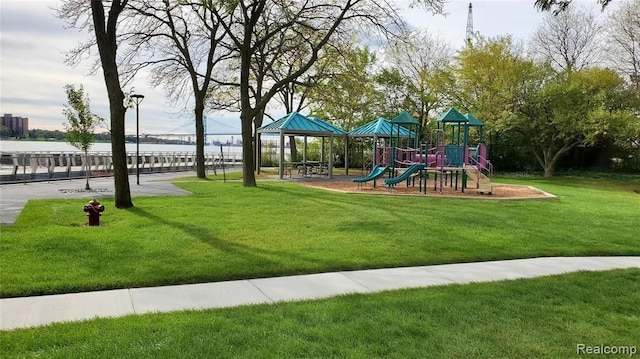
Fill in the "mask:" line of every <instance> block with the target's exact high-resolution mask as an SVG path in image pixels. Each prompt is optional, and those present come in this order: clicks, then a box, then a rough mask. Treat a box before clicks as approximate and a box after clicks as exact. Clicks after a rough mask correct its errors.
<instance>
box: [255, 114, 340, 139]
mask: <svg viewBox="0 0 640 359" xmlns="http://www.w3.org/2000/svg"><path fill="white" fill-rule="evenodd" d="M320 121H322V120H320ZM322 123H323V124H321V123H320V122H319V121H318V120H312V119H310V118H308V117H307V116H304V115H302V114H300V113H298V112H292V113H290V114H288V115H286V116H284V117H282V118H281V119H279V120H277V121H273V122H271V123H270V124H267V125H264V126H262V127H260V128H259V129H258V132H261V133H287V134H302V135H313V136H323V135H324V136H329V135H331V134H332V133H333V131H334V129H332V128H330V127H329V126H328V124H327V123H326V122H324V121H322Z"/></svg>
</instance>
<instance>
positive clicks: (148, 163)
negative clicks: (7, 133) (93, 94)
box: [0, 152, 242, 183]
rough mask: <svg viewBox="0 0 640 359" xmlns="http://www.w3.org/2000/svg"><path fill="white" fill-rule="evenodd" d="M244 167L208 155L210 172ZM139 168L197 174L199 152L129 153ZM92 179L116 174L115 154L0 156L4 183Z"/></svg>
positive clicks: (130, 161)
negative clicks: (88, 171) (87, 175)
mask: <svg viewBox="0 0 640 359" xmlns="http://www.w3.org/2000/svg"><path fill="white" fill-rule="evenodd" d="M241 163H242V158H241V156H239V155H231V156H224V163H223V158H222V156H221V155H220V154H219V153H217V154H214V153H207V154H205V167H206V168H207V169H213V170H214V171H215V169H216V168H220V167H221V166H222V165H223V164H224V165H226V166H235V165H238V164H241ZM136 164H138V166H139V168H140V173H143V174H144V173H164V172H181V171H193V170H195V168H196V154H195V152H144V153H140V156H139V157H137V156H136V154H135V152H131V153H127V167H128V169H129V172H130V173H135V171H136ZM87 168H89V169H90V171H91V177H104V176H111V175H112V174H113V161H112V158H111V153H99V152H94V153H90V154H89V161H87V160H86V158H85V156H84V155H83V154H82V153H80V152H70V153H38V152H21V153H2V154H1V155H0V183H19V182H32V181H50V180H60V179H74V178H83V177H84V176H85V173H86V172H85V171H86V169H87Z"/></svg>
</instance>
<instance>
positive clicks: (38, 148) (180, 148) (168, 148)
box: [0, 140, 242, 157]
mask: <svg viewBox="0 0 640 359" xmlns="http://www.w3.org/2000/svg"><path fill="white" fill-rule="evenodd" d="M126 149H127V152H135V151H136V144H135V143H127V144H126ZM0 151H1V152H3V153H27V152H35V153H73V152H80V151H79V150H78V149H77V148H75V147H73V146H71V145H70V144H68V143H67V142H58V141H16V140H0ZM204 151H205V152H206V153H209V154H216V155H218V154H220V145H218V146H215V145H208V146H205V148H204ZM222 151H223V154H224V156H225V157H231V156H234V155H236V156H240V155H242V147H241V146H230V145H222ZM89 152H91V153H110V152H111V143H108V142H99V143H94V144H93V146H92V147H91V150H90V151H89ZM140 152H142V153H173V152H194V153H195V152H196V146H195V145H168V144H150V143H141V144H140Z"/></svg>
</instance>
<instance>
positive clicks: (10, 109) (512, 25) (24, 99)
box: [0, 0, 596, 133]
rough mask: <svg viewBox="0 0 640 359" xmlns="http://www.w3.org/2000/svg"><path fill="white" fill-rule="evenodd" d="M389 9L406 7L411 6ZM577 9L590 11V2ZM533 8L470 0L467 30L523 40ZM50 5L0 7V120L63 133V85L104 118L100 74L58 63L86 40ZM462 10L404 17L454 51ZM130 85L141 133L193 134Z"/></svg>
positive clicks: (517, 1)
mask: <svg viewBox="0 0 640 359" xmlns="http://www.w3.org/2000/svg"><path fill="white" fill-rule="evenodd" d="M395 2H396V4H398V5H399V6H401V7H403V8H407V4H408V3H409V2H410V1H409V0H395ZM579 2H580V3H581V4H585V5H589V6H592V5H595V3H596V0H589V1H587V0H581V1H579ZM533 3H534V0H500V1H487V0H482V1H474V2H473V15H474V16H473V23H474V30H475V31H477V32H479V33H480V34H482V35H485V36H497V35H506V34H511V35H513V37H514V38H516V39H522V40H524V41H528V40H529V39H530V37H531V35H532V33H533V32H534V31H535V29H536V28H537V27H538V26H539V24H540V23H541V21H542V18H543V17H544V16H546V14H541V13H539V12H538V11H536V10H535V9H534V8H533ZM56 4H57V1H53V0H0V83H1V87H0V113H11V114H13V115H14V116H22V117H28V118H29V127H30V128H44V129H62V128H63V126H62V123H63V122H65V119H64V117H63V116H62V108H63V105H64V104H65V103H66V96H65V93H64V90H63V86H64V85H65V84H68V83H69V84H75V85H79V84H82V85H84V88H85V91H86V92H87V93H88V94H89V97H90V99H91V109H92V111H93V112H95V113H97V114H98V115H100V116H102V117H105V118H108V117H109V116H108V115H109V110H108V101H107V95H106V89H105V85H104V79H103V77H102V73H101V72H99V73H98V74H97V75H94V76H90V75H89V64H90V63H91V62H92V61H91V60H87V61H86V62H84V63H82V64H80V65H79V66H77V67H70V66H67V65H65V64H64V63H63V59H64V53H65V52H66V51H69V50H70V49H72V48H73V47H74V45H76V44H77V43H78V42H79V41H81V40H83V39H86V38H87V36H89V34H88V33H79V32H78V31H77V30H75V29H64V23H63V22H62V21H61V20H59V19H57V18H56V17H55V15H54V11H53V10H51V7H54V6H56ZM468 6H469V1H468V0H465V1H459V0H451V1H449V2H448V3H447V5H446V6H445V11H446V12H447V13H448V15H447V16H446V17H443V16H431V15H429V14H427V13H425V12H424V11H422V10H417V9H411V10H409V9H408V8H407V10H406V11H404V12H403V13H404V15H405V17H406V19H407V21H408V22H409V23H410V24H411V25H413V26H416V27H422V28H427V29H429V31H431V32H433V33H436V34H438V35H439V36H440V37H441V38H442V39H445V40H446V41H448V42H450V43H451V44H452V46H453V47H454V48H456V49H457V48H460V47H461V46H462V45H463V43H464V38H465V30H466V22H467V11H468ZM593 7H594V8H595V6H593ZM132 86H133V88H134V89H135V91H136V92H138V93H141V94H144V95H145V99H144V101H143V103H142V104H141V105H140V117H141V121H140V122H141V124H140V131H141V132H142V133H169V132H173V133H176V132H177V133H192V132H194V131H193V121H192V117H191V116H190V115H185V114H182V113H181V111H180V110H181V109H182V107H181V106H177V107H176V108H172V107H169V106H167V104H166V98H165V96H164V92H163V90H162V89H161V88H158V89H152V88H150V87H149V86H148V85H147V82H146V79H145V78H144V74H142V76H140V78H139V79H136V81H135V82H134V83H133V84H132ZM128 88H129V87H128ZM128 88H127V89H128ZM276 115H280V114H276ZM207 117H208V118H209V119H211V120H210V121H209V126H210V127H211V126H213V131H214V132H236V131H237V132H239V129H238V128H239V120H238V119H237V117H238V116H237V115H235V114H220V113H209V114H207ZM225 124H226V125H225ZM126 127H127V133H135V111H127V124H126ZM210 131H211V128H210V129H209V132H210Z"/></svg>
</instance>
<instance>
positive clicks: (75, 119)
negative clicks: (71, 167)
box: [62, 85, 103, 190]
mask: <svg viewBox="0 0 640 359" xmlns="http://www.w3.org/2000/svg"><path fill="white" fill-rule="evenodd" d="M64 89H65V92H66V93H67V99H68V101H69V104H68V105H65V108H64V110H62V113H63V114H64V115H65V117H66V118H67V121H68V123H65V124H64V127H65V129H66V130H67V134H66V140H67V142H69V144H71V146H73V147H75V148H77V149H79V150H80V151H82V152H83V153H84V159H85V169H86V171H85V174H86V180H87V181H86V184H85V189H86V190H90V189H91V187H90V186H89V178H90V177H91V159H90V158H89V149H90V148H91V146H92V145H93V142H94V141H95V138H94V135H93V133H94V132H95V129H96V126H98V125H99V124H100V122H102V121H103V120H102V118H100V117H98V116H96V115H94V114H93V113H92V112H91V108H90V101H89V97H88V96H86V95H85V93H84V88H83V87H82V85H80V88H79V89H76V88H75V86H73V85H65V86H64Z"/></svg>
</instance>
